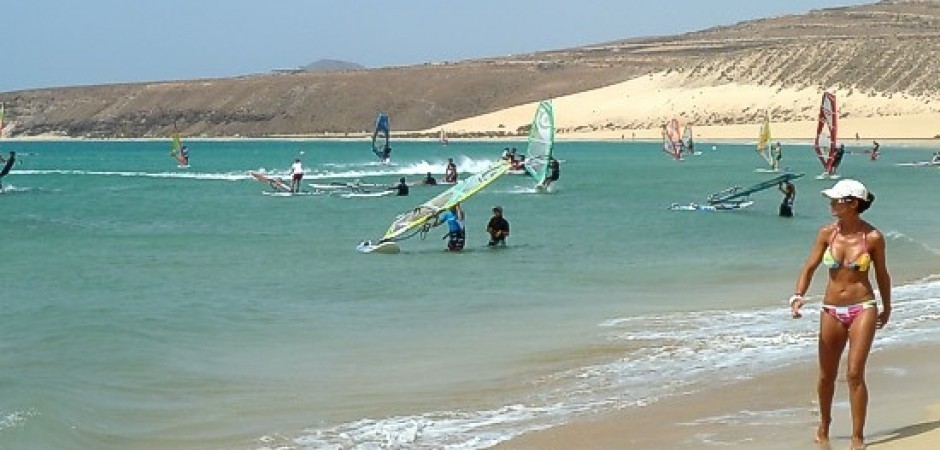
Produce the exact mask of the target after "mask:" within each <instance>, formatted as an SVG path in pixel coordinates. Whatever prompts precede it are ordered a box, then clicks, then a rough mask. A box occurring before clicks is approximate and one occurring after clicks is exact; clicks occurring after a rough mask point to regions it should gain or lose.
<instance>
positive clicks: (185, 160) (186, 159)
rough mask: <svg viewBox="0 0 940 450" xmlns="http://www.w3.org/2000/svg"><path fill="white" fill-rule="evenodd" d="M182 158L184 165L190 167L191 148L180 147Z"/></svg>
mask: <svg viewBox="0 0 940 450" xmlns="http://www.w3.org/2000/svg"><path fill="white" fill-rule="evenodd" d="M180 156H182V157H183V165H184V166H188V165H189V147H187V146H185V145H184V146H182V147H180Z"/></svg>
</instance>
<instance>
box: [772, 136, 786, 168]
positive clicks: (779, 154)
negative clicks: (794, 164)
mask: <svg viewBox="0 0 940 450" xmlns="http://www.w3.org/2000/svg"><path fill="white" fill-rule="evenodd" d="M770 154H771V155H773V157H774V170H780V160H781V159H783V146H782V145H780V141H777V143H776V144H775V145H774V146H773V148H771V149H770Z"/></svg>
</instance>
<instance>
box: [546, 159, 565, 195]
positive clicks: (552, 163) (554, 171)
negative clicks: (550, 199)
mask: <svg viewBox="0 0 940 450" xmlns="http://www.w3.org/2000/svg"><path fill="white" fill-rule="evenodd" d="M560 176H561V168H560V167H559V166H558V160H557V159H555V157H554V156H549V157H548V176H547V177H546V178H545V181H543V182H542V186H544V187H545V188H548V186H549V185H551V184H552V183H554V182H556V181H558V178H559V177H560Z"/></svg>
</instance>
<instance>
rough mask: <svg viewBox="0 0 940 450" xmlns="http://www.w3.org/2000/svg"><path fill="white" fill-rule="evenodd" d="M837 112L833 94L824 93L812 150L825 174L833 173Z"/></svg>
mask: <svg viewBox="0 0 940 450" xmlns="http://www.w3.org/2000/svg"><path fill="white" fill-rule="evenodd" d="M838 129H839V127H838V112H837V110H836V96H835V94H832V93H829V92H824V93H823V96H822V104H821V105H820V106H819V119H818V121H817V123H816V139H815V140H814V141H813V149H814V150H816V156H817V157H818V158H819V162H820V163H821V164H822V166H823V169H824V170H825V172H826V173H828V174H830V175H831V174H832V173H833V172H834V171H835V160H836V145H837V144H836V140H837V131H838Z"/></svg>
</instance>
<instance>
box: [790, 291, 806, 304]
mask: <svg viewBox="0 0 940 450" xmlns="http://www.w3.org/2000/svg"><path fill="white" fill-rule="evenodd" d="M802 301H805V300H804V299H803V296H802V295H800V294H793V295H792V296H791V297H790V306H793V304H794V303H796V302H802Z"/></svg>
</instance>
